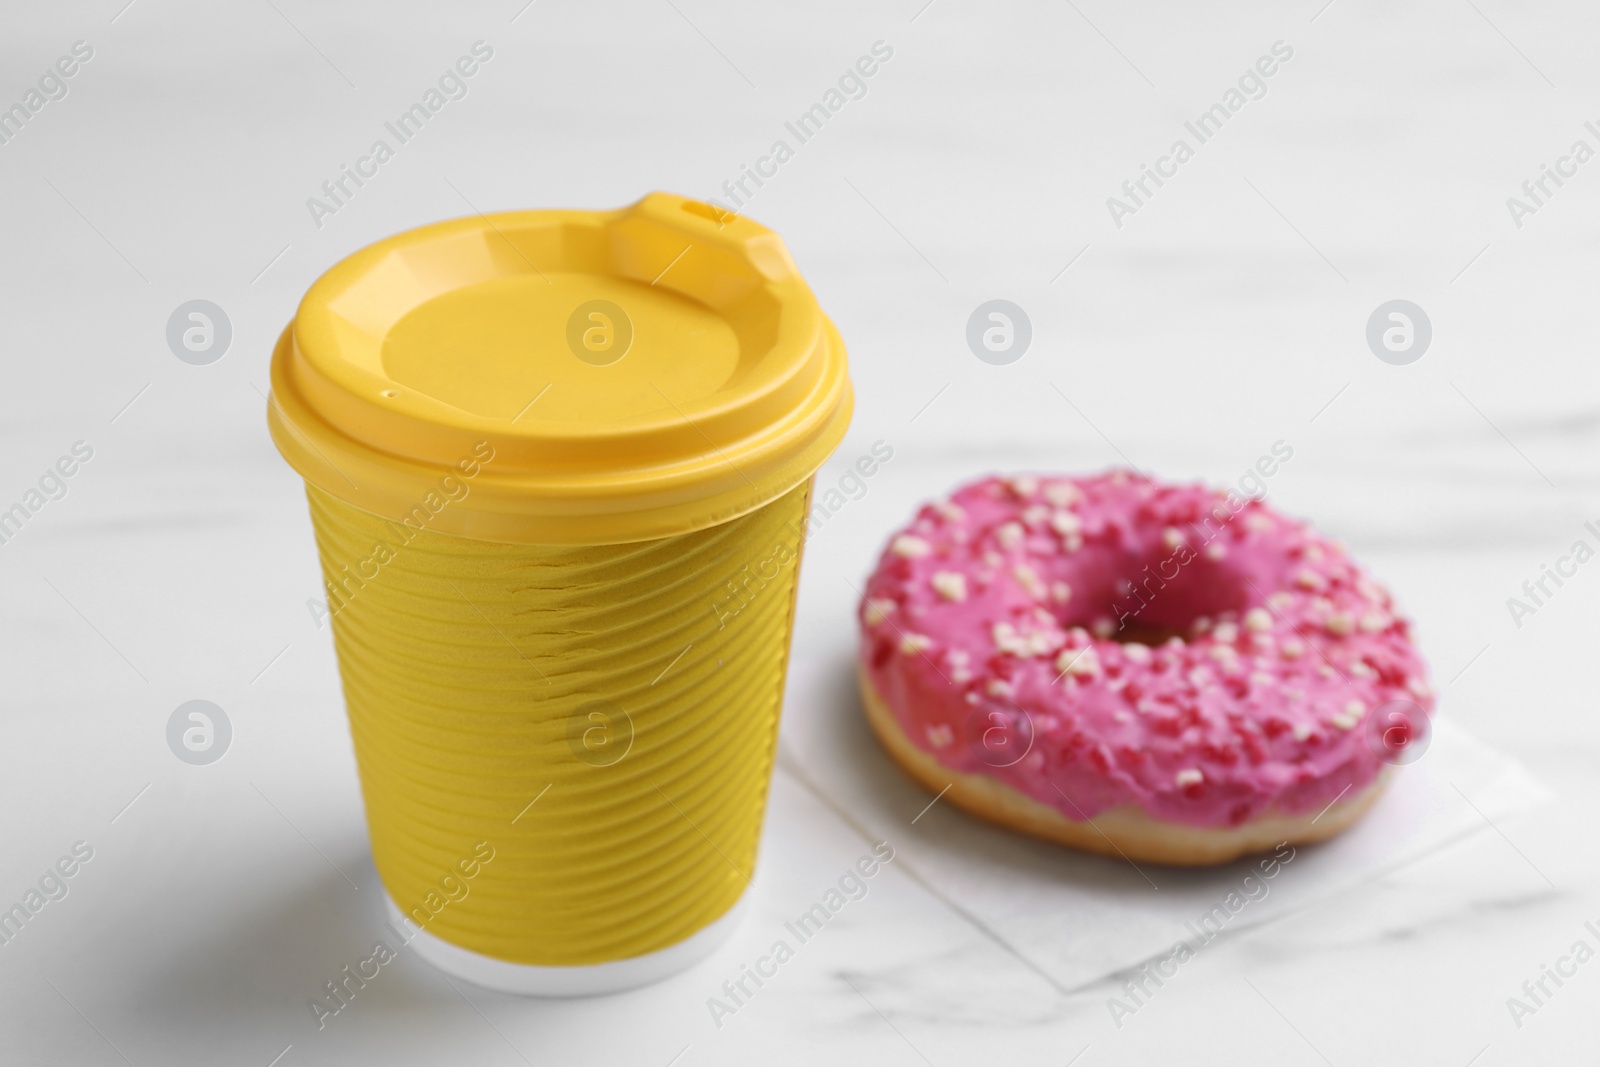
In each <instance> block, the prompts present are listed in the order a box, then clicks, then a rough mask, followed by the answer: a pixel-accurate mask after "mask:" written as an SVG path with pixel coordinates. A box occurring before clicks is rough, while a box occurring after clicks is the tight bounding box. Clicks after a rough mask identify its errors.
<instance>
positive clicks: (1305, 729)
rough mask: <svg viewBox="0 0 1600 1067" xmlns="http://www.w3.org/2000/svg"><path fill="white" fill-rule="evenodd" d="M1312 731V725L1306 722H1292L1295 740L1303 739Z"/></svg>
mask: <svg viewBox="0 0 1600 1067" xmlns="http://www.w3.org/2000/svg"><path fill="white" fill-rule="evenodd" d="M1312 732H1313V727H1312V725H1311V724H1310V723H1308V722H1297V723H1295V724H1294V730H1293V733H1294V739H1295V740H1296V741H1304V740H1305V739H1306V738H1308V737H1310V736H1311V734H1312Z"/></svg>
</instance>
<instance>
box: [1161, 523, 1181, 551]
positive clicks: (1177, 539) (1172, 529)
mask: <svg viewBox="0 0 1600 1067" xmlns="http://www.w3.org/2000/svg"><path fill="white" fill-rule="evenodd" d="M1161 540H1162V543H1164V544H1165V545H1166V546H1167V547H1168V548H1177V547H1178V546H1179V545H1181V544H1183V531H1182V530H1180V529H1178V528H1177V527H1176V526H1168V527H1167V528H1166V529H1165V530H1162V531H1161Z"/></svg>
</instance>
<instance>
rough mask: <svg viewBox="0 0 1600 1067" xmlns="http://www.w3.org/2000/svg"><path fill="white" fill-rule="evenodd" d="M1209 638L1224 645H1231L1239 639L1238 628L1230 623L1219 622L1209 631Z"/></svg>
mask: <svg viewBox="0 0 1600 1067" xmlns="http://www.w3.org/2000/svg"><path fill="white" fill-rule="evenodd" d="M1211 637H1212V639H1213V640H1216V641H1221V642H1222V643H1223V644H1225V645H1231V644H1233V643H1234V642H1235V641H1237V640H1238V639H1239V627H1238V626H1237V625H1235V624H1234V623H1231V622H1219V623H1217V625H1216V627H1215V628H1214V629H1213V630H1212V631H1211Z"/></svg>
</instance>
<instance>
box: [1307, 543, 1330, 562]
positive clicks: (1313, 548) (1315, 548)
mask: <svg viewBox="0 0 1600 1067" xmlns="http://www.w3.org/2000/svg"><path fill="white" fill-rule="evenodd" d="M1326 555H1327V553H1325V552H1323V551H1322V546H1321V545H1319V544H1314V543H1313V544H1309V545H1306V559H1309V560H1310V561H1311V562H1312V563H1319V562H1321V560H1322V559H1323V557H1324V556H1326Z"/></svg>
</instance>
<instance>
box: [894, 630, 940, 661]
mask: <svg viewBox="0 0 1600 1067" xmlns="http://www.w3.org/2000/svg"><path fill="white" fill-rule="evenodd" d="M932 647H933V638H931V637H929V636H927V635H926V634H913V633H907V634H904V635H902V636H901V638H900V651H901V652H904V653H905V654H906V655H908V656H915V655H916V654H917V653H918V652H922V651H925V650H926V649H929V648H932Z"/></svg>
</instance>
